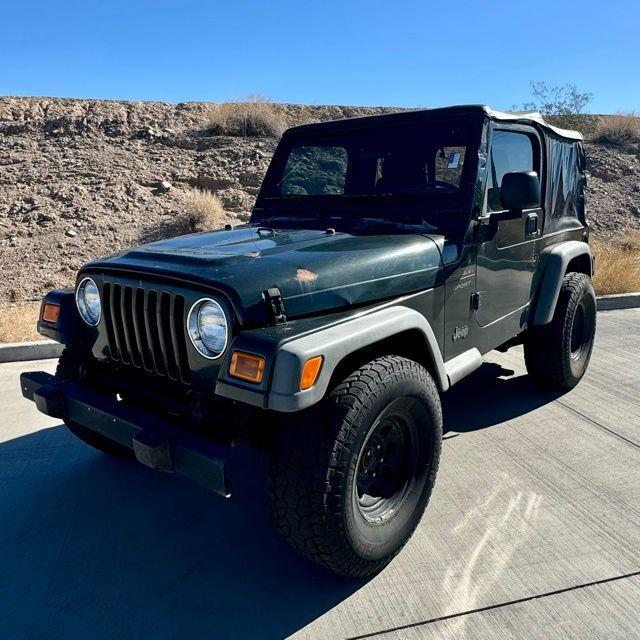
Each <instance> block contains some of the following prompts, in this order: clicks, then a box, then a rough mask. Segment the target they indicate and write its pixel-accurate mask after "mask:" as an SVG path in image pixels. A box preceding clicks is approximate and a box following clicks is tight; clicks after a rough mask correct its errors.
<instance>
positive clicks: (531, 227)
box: [524, 213, 538, 236]
mask: <svg viewBox="0 0 640 640" xmlns="http://www.w3.org/2000/svg"><path fill="white" fill-rule="evenodd" d="M524 229H525V233H526V235H528V236H533V235H535V234H537V233H538V214H537V213H529V214H528V215H527V219H526V222H525V227H524Z"/></svg>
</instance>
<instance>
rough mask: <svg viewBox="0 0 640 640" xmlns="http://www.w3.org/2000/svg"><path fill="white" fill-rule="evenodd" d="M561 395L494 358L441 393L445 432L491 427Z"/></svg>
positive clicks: (528, 411) (461, 431)
mask: <svg viewBox="0 0 640 640" xmlns="http://www.w3.org/2000/svg"><path fill="white" fill-rule="evenodd" d="M562 395H564V392H557V391H547V390H545V389H540V388H538V387H536V386H535V385H534V384H533V383H532V382H531V381H530V379H529V376H526V375H518V376H514V371H513V370H511V369H506V368H504V367H502V366H501V365H499V364H497V363H494V362H485V363H484V364H483V365H482V366H481V367H480V368H479V369H478V370H477V371H475V372H474V373H472V374H471V375H470V376H468V377H466V378H465V379H464V380H461V381H460V382H459V383H458V384H456V385H455V386H454V387H453V388H452V389H451V391H448V392H447V393H445V394H444V395H443V397H442V411H443V414H444V431H445V433H447V432H450V431H455V432H458V433H465V432H470V431H478V430H479V429H486V428H487V427H493V426H494V425H496V424H500V423H502V422H505V421H507V420H511V419H512V418H517V417H518V416H522V415H525V414H527V413H530V412H531V411H534V410H535V409H538V408H539V407H542V406H544V405H546V404H549V403H550V402H553V401H554V400H556V399H557V398H560V397H561V396H562Z"/></svg>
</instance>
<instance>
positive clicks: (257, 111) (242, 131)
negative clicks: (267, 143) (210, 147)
mask: <svg viewBox="0 0 640 640" xmlns="http://www.w3.org/2000/svg"><path fill="white" fill-rule="evenodd" d="M210 128H211V133H212V134H213V135H225V136H243V137H263V138H279V137H280V136H281V135H282V132H283V131H284V130H285V128H286V124H285V120H284V116H283V114H282V112H281V110H280V109H279V107H278V106H277V105H275V104H273V102H271V101H270V100H268V99H266V98H263V97H261V96H251V97H249V98H247V99H246V100H244V101H242V102H223V103H222V104H219V105H217V106H216V107H215V111H214V113H213V121H212V122H211V127H210Z"/></svg>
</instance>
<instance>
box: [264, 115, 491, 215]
mask: <svg viewBox="0 0 640 640" xmlns="http://www.w3.org/2000/svg"><path fill="white" fill-rule="evenodd" d="M479 132H480V127H479V126H478V127H474V126H473V125H470V124H469V123H467V122H464V123H451V122H446V123H445V122H422V123H419V124H414V123H411V124H407V123H402V124H393V125H386V126H380V125H377V126H375V127H373V126H372V127H366V128H363V127H359V128H357V129H356V128H354V129H353V130H346V131H344V130H343V131H336V132H330V133H327V132H326V130H318V132H317V133H316V132H314V131H313V129H307V130H305V131H303V132H300V133H298V134H296V133H294V134H292V135H290V136H287V137H285V139H284V140H283V142H282V143H281V144H280V145H279V147H278V150H277V152H276V155H275V156H274V159H273V161H272V166H271V167H270V169H269V172H268V174H267V177H266V179H265V183H264V185H263V187H262V190H261V192H260V196H259V199H258V203H257V209H256V212H255V213H256V215H254V217H253V218H252V220H255V221H265V220H266V219H271V218H273V217H274V216H275V217H277V218H279V219H281V218H283V217H296V216H298V217H301V216H306V217H308V216H309V215H310V214H311V215H318V216H326V215H330V216H345V215H352V217H353V214H357V216H358V217H359V218H363V216H373V217H375V216H379V217H382V218H385V219H387V220H389V219H392V220H404V221H406V218H407V217H414V218H415V214H416V213H419V214H420V216H421V217H423V218H424V217H430V216H428V215H427V214H429V213H430V212H431V213H436V212H446V211H457V212H462V211H464V210H465V209H468V208H469V207H467V206H466V204H467V203H468V202H469V203H470V199H471V195H470V194H471V192H472V191H473V184H475V172H476V166H477V144H478V143H477V139H479V137H480V133H479ZM470 185H471V188H466V187H469V186H470ZM431 217H432V216H431Z"/></svg>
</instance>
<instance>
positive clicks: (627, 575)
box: [345, 571, 640, 640]
mask: <svg viewBox="0 0 640 640" xmlns="http://www.w3.org/2000/svg"><path fill="white" fill-rule="evenodd" d="M638 576H640V571H633V572H632V573H625V574H623V575H620V576H613V577H611V578H603V579H602V580H594V581H592V582H584V583H582V584H577V585H574V586H572V587H564V588H563V589H556V590H555V591H547V592H546V593H537V594H535V595H533V596H526V597H524V598H518V599H516V600H509V601H508V602H499V603H497V604H490V605H487V606H486V607H478V608H477V609H468V610H467V611H459V612H458V613H450V614H448V615H446V616H438V617H437V618H431V619H429V620H421V621H420V622H412V623H409V624H403V625H400V626H397V627H392V628H390V629H383V630H381V631H372V632H371V633H364V634H362V635H358V636H349V637H348V638H345V640H364V639H365V638H375V637H376V636H382V635H384V634H387V633H393V632H395V631H404V630H405V629H413V628H416V627H424V626H426V625H428V624H433V623H435V622H443V621H445V620H452V619H454V618H460V617H462V616H468V615H471V614H474V613H483V612H485V611H492V610H493V609H502V608H504V607H510V606H512V605H514V604H521V603H523V602H531V601H532V600H538V599H540V598H548V597H550V596H557V595H560V594H562V593H568V592H570V591H577V590H579V589H586V588H588V587H596V586H599V585H601V584H607V583H609V582H616V581H618V580H625V579H626V578H635V577H638Z"/></svg>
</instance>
